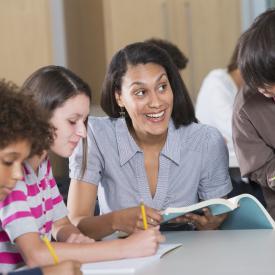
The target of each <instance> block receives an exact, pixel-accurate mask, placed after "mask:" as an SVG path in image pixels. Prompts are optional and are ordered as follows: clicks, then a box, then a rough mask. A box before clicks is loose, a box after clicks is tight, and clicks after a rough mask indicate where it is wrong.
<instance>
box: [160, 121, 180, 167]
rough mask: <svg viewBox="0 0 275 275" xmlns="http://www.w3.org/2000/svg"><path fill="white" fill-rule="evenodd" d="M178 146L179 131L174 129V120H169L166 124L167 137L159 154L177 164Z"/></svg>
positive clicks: (178, 160) (178, 157) (178, 156)
mask: <svg viewBox="0 0 275 275" xmlns="http://www.w3.org/2000/svg"><path fill="white" fill-rule="evenodd" d="M180 148H181V140H180V131H179V130H177V129H176V127H175V125H174V122H173V121H172V120H170V122H169V126H168V134H167V139H166V142H165V144H164V146H163V149H162V151H161V154H162V155H164V156H165V157H167V158H169V159H170V160H172V161H173V162H175V163H176V164H177V165H179V163H180V151H181V150H180Z"/></svg>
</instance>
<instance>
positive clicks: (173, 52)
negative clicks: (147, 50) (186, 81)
mask: <svg viewBox="0 0 275 275" xmlns="http://www.w3.org/2000/svg"><path fill="white" fill-rule="evenodd" d="M144 42H147V43H152V44H154V45H156V46H158V47H160V48H161V49H163V50H165V51H166V52H167V53H168V55H169V56H170V57H171V59H172V61H173V62H174V63H175V65H176V66H177V68H178V70H179V71H181V70H184V69H185V68H186V66H187V63H188V58H187V57H186V56H185V55H184V53H183V52H182V51H181V50H180V49H179V48H178V47H177V46H176V45H175V44H173V43H171V42H170V41H168V40H165V39H160V38H150V39H147V40H145V41H144Z"/></svg>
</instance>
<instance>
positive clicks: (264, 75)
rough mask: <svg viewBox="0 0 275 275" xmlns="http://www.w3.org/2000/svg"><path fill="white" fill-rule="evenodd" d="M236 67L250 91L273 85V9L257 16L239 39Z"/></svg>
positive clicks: (274, 68)
mask: <svg viewBox="0 0 275 275" xmlns="http://www.w3.org/2000/svg"><path fill="white" fill-rule="evenodd" d="M239 43H240V48H239V54H238V65H239V68H240V70H241V74H242V76H243V78H244V80H245V82H246V84H247V85H248V86H249V87H251V88H252V89H257V88H266V87H267V86H270V85H274V84H275V73H274V72H275V9H270V10H267V11H266V12H264V13H262V14H261V15H259V16H258V17H257V18H256V19H255V21H254V22H253V24H252V25H251V27H250V28H249V29H248V30H247V31H246V32H245V33H244V34H243V35H242V36H241V37H240V41H239Z"/></svg>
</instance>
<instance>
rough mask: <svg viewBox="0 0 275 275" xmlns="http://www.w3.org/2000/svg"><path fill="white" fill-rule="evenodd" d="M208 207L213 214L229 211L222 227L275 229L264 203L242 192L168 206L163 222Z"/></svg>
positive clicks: (274, 223) (164, 212)
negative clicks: (227, 196)
mask: <svg viewBox="0 0 275 275" xmlns="http://www.w3.org/2000/svg"><path fill="white" fill-rule="evenodd" d="M204 207H208V208H209V209H210V211H211V213H212V215H219V214H223V213H228V217H227V219H226V220H225V221H224V222H223V224H222V225H221V226H220V229H275V222H274V220H273V219H272V217H271V216H270V215H269V213H268V212H267V211H266V209H265V208H264V207H263V205H262V204H261V203H260V202H259V201H258V200H257V199H256V198H255V197H254V196H252V195H250V194H242V195H238V196H236V197H233V198H230V199H222V198H218V199H210V200H206V201H202V202H199V203H196V204H193V205H190V206H186V207H180V208H167V209H166V210H164V211H163V213H162V214H163V219H164V222H163V223H167V222H169V221H170V220H172V219H174V218H176V217H179V216H182V215H184V214H187V213H190V212H194V211H195V213H196V211H199V210H201V209H202V208H204Z"/></svg>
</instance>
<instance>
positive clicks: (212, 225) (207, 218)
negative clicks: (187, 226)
mask: <svg viewBox="0 0 275 275" xmlns="http://www.w3.org/2000/svg"><path fill="white" fill-rule="evenodd" d="M202 210H203V214H204V215H196V214H193V213H188V214H186V215H184V216H183V217H178V218H176V222H191V223H193V224H194V225H195V226H196V228H197V229H198V230H213V229H218V228H219V226H220V225H221V224H222V223H223V221H224V220H225V219H226V217H227V214H221V215H217V216H213V215H212V214H211V212H210V210H209V209H208V208H203V209H202Z"/></svg>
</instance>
